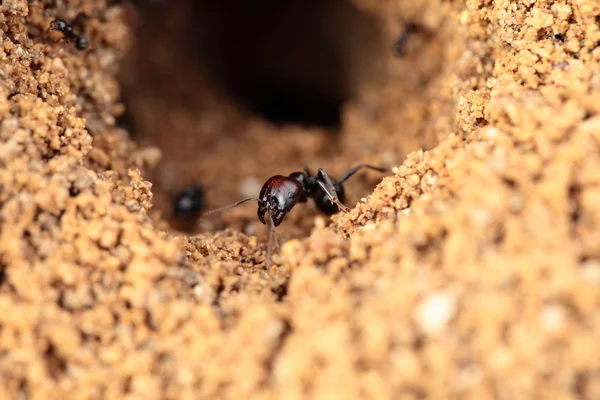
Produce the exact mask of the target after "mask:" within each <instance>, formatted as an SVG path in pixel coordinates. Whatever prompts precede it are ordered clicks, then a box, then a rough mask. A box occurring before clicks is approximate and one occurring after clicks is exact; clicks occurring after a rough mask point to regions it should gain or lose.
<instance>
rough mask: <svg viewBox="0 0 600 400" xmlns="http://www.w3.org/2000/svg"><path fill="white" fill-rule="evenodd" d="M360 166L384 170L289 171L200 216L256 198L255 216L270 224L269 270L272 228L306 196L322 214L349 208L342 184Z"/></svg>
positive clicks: (273, 232)
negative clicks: (255, 192)
mask: <svg viewBox="0 0 600 400" xmlns="http://www.w3.org/2000/svg"><path fill="white" fill-rule="evenodd" d="M362 168H368V169H372V170H375V171H379V172H388V170H387V169H385V168H380V167H374V166H372V165H367V164H360V165H357V166H355V167H353V168H352V169H350V170H349V171H348V172H346V173H345V174H344V175H343V176H342V177H341V178H340V179H334V178H330V177H329V175H327V173H326V172H325V171H324V170H323V169H322V168H319V171H318V172H317V175H316V176H313V175H312V174H311V173H310V171H308V169H305V170H304V172H293V173H291V174H290V175H289V176H283V175H275V176H272V177H271V178H269V179H268V180H267V181H266V182H265V184H264V185H263V187H262V189H261V190H260V194H259V195H258V197H250V198H247V199H244V200H240V201H238V202H237V203H234V204H232V205H230V206H226V207H221V208H217V209H215V210H212V211H208V212H207V213H205V214H204V216H207V215H209V214H212V213H215V212H219V211H223V210H227V209H230V208H234V207H237V206H239V205H240V204H243V203H245V202H247V201H252V200H256V201H258V210H257V215H258V219H259V220H260V222H262V223H263V224H265V225H266V221H265V214H267V213H268V216H269V221H270V223H271V229H270V232H269V244H268V246H267V269H269V268H270V266H271V252H272V247H273V240H274V238H275V228H276V227H277V226H279V224H281V222H282V221H283V219H284V218H285V216H286V215H287V213H289V212H290V211H291V210H292V208H294V206H295V205H296V204H298V203H305V202H306V201H307V200H308V199H309V198H311V199H313V200H314V201H315V205H316V206H317V208H318V209H319V210H320V211H321V212H322V213H323V214H326V215H333V214H336V213H337V212H339V210H342V211H343V212H348V211H350V209H349V208H348V207H346V206H345V205H344V204H343V202H344V201H345V199H346V195H345V192H344V187H343V186H342V184H343V183H344V182H345V181H346V180H348V179H349V178H350V177H352V175H354V174H355V173H356V172H358V171H359V170H360V169H362Z"/></svg>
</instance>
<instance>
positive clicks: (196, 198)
mask: <svg viewBox="0 0 600 400" xmlns="http://www.w3.org/2000/svg"><path fill="white" fill-rule="evenodd" d="M205 206H206V200H205V197H204V190H202V188H201V187H200V186H197V185H191V186H188V187H187V188H185V189H184V190H183V191H182V192H181V193H179V194H178V195H177V196H176V197H175V199H174V200H173V215H174V216H175V217H177V218H185V219H189V218H194V217H195V216H197V215H198V213H200V211H202V209H203V208H204V207H205Z"/></svg>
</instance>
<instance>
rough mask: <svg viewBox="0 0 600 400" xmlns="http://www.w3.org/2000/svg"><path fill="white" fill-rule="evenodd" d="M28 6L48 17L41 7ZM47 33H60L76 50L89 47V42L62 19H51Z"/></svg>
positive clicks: (35, 5)
mask: <svg viewBox="0 0 600 400" xmlns="http://www.w3.org/2000/svg"><path fill="white" fill-rule="evenodd" d="M30 6H33V7H36V8H39V9H40V10H42V12H43V13H44V14H46V15H50V14H48V12H47V11H46V10H45V9H44V8H43V7H41V6H39V5H37V4H30ZM48 31H55V32H60V33H61V34H62V35H63V37H64V38H65V39H67V40H69V41H70V42H71V43H73V44H74V45H75V48H76V49H77V50H86V49H87V48H88V47H89V45H90V42H89V40H88V39H87V38H86V37H85V36H83V35H78V34H76V33H75V30H74V29H73V26H72V25H71V24H69V23H67V22H66V21H65V20H63V19H60V18H55V19H53V20H52V21H51V22H50V27H49V28H48Z"/></svg>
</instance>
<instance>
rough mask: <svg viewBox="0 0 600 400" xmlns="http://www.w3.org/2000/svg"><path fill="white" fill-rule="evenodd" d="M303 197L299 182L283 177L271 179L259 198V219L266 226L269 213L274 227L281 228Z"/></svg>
mask: <svg viewBox="0 0 600 400" xmlns="http://www.w3.org/2000/svg"><path fill="white" fill-rule="evenodd" d="M302 196H303V191H302V185H301V183H300V182H299V181H298V180H296V179H294V178H290V177H287V176H282V175H275V176H273V177H271V178H269V180H267V181H266V182H265V184H264V185H263V187H262V189H261V190H260V195H259V196H258V198H259V200H258V211H257V215H258V219H259V220H260V222H262V223H263V224H266V222H265V213H266V212H267V211H268V212H269V216H270V218H272V220H273V225H274V226H279V224H281V222H282V221H283V219H284V218H285V216H286V214H287V213H289V212H290V211H291V210H292V208H293V207H294V206H295V205H296V203H298V202H299V201H300V200H301V198H302Z"/></svg>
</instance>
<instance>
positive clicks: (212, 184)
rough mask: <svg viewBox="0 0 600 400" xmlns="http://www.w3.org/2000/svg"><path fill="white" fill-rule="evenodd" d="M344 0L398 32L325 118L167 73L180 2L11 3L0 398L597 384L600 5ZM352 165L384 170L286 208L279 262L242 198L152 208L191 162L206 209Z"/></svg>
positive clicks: (546, 393)
mask: <svg viewBox="0 0 600 400" xmlns="http://www.w3.org/2000/svg"><path fill="white" fill-rule="evenodd" d="M357 5H358V6H359V7H360V9H361V10H363V11H364V12H365V13H371V14H372V15H374V16H375V17H376V18H378V21H379V22H378V24H379V25H378V26H379V28H380V30H381V35H382V38H383V39H382V40H383V48H384V49H389V54H387V53H385V54H384V55H383V59H382V60H380V61H381V63H382V65H381V68H383V72H380V73H379V77H380V78H381V79H377V80H375V81H365V82H364V84H363V85H362V86H361V88H360V93H359V94H358V95H357V96H356V97H355V100H354V101H353V102H351V103H350V104H348V105H347V107H346V108H345V109H344V113H343V119H342V128H341V129H340V130H339V132H331V131H328V130H325V129H320V128H313V129H306V128H301V127H290V126H287V127H276V126H273V125H271V124H269V123H268V122H266V121H264V120H262V119H260V118H258V117H256V116H253V115H249V114H248V112H246V111H244V110H243V109H239V108H237V107H236V106H235V105H233V104H230V103H229V102H227V101H226V99H224V98H223V97H222V95H221V94H220V93H219V92H218V90H217V89H215V88H213V87H211V82H210V80H209V79H207V78H206V76H203V75H202V74H196V75H198V76H197V77H196V78H194V79H197V81H193V82H190V79H189V78H186V79H183V80H182V78H181V73H179V74H177V73H174V72H173V69H172V68H171V66H172V65H173V64H177V65H178V66H179V65H180V64H181V68H182V70H181V71H195V70H196V66H197V64H195V63H196V62H200V61H197V60H194V59H193V58H192V57H191V56H189V54H186V53H185V51H183V52H182V51H176V50H174V49H175V47H176V46H175V45H174V44H173V43H178V42H177V40H178V39H177V38H178V37H179V36H178V35H184V34H185V32H183V33H182V31H181V30H179V28H180V27H179V26H178V24H177V23H174V22H173V21H175V22H177V21H178V18H180V17H181V15H179V14H177V12H179V13H184V14H185V12H184V11H181V9H179V11H173V10H175V9H174V8H171V9H170V10H171V12H172V14H163V15H164V16H165V18H164V20H165V21H166V22H165V26H163V27H161V28H160V29H148V28H147V27H146V28H144V25H143V22H142V23H141V25H140V22H139V18H138V17H139V16H136V14H135V12H134V11H133V8H132V7H131V6H129V5H127V4H120V3H117V2H109V1H105V0H102V1H98V0H93V1H91V0H90V1H87V0H77V1H72V2H70V3H69V4H68V5H67V4H66V3H65V2H64V1H62V0H57V1H55V2H53V5H52V6H49V5H47V6H46V11H47V13H43V12H42V11H41V10H40V9H38V8H35V7H32V8H31V9H28V6H27V2H26V1H24V0H4V2H3V4H2V5H1V6H0V9H1V13H0V33H1V36H0V40H1V43H0V76H1V78H2V79H1V80H0V121H1V122H0V139H1V141H0V398H2V399H12V398H14V399H22V398H31V399H65V398H69V399H71V398H73V399H79V398H81V399H110V398H127V399H141V398H144V399H164V398H166V399H199V398H207V399H208V398H220V399H224V398H232V399H243V398H264V399H279V398H284V399H300V398H307V397H309V398H317V399H325V398H343V399H354V398H377V399H379V398H381V399H385V398H402V399H419V398H478V399H481V398H490V399H491V398H494V399H521V398H552V399H561V398H581V399H595V398H600V361H599V360H600V358H599V357H598V355H599V354H600V340H599V339H600V172H599V171H600V151H599V147H600V72H599V71H600V4H599V3H598V2H597V1H595V0H572V1H543V0H538V1H533V0H532V1H528V2H514V1H507V0H496V1H483V0H468V1H466V2H458V1H455V2H448V1H441V0H426V1H423V2H409V1H400V2H398V1H391V0H390V1H368V0H361V1H357ZM78 15H80V16H79V17H78ZM53 16H59V17H61V18H64V19H66V20H69V21H74V20H77V21H78V22H77V24H76V25H75V26H76V28H77V29H79V30H81V31H82V32H84V33H85V35H86V36H87V37H88V38H89V39H90V42H91V48H90V50H88V51H84V52H80V51H78V50H76V49H75V48H74V46H73V45H72V44H69V43H59V44H55V43H54V42H53V40H50V38H48V35H47V34H44V31H45V30H46V29H47V27H48V24H49V22H50V21H51V20H52V19H53ZM408 23H414V24H416V25H418V26H419V27H420V29H419V30H418V31H417V32H416V33H415V35H413V36H411V38H410V39H409V41H408V43H407V47H406V52H405V55H404V56H403V57H394V56H393V54H392V50H391V49H392V48H393V43H394V41H395V39H396V38H397V37H398V35H399V34H400V33H401V32H402V30H403V27H404V26H405V25H406V24H408ZM138 25H139V26H141V27H142V28H140V29H141V30H142V31H143V32H145V35H147V36H139V37H138V40H140V41H144V43H155V44H156V46H155V47H152V46H146V47H144V50H143V51H142V50H135V48H134V47H132V46H133V43H134V37H135V34H134V32H135V26H138ZM169 27H171V28H172V30H169ZM154 28H157V27H155V26H154ZM340 29H341V28H340ZM342 32H345V31H343V29H342ZM353 40H355V39H353ZM356 40H358V39H356ZM164 43H171V46H173V56H171V55H170V54H169V57H161V56H160V55H161V51H162V52H164V51H165V47H164V46H165V44H164ZM347 43H350V44H351V45H352V46H354V45H356V46H359V45H361V44H360V43H359V41H356V42H355V41H349V42H347ZM367 50H368V49H366V48H365V50H364V51H365V53H360V54H367V53H366V52H367ZM144 52H148V53H149V54H150V56H148V54H146V53H144ZM162 54H163V55H164V53H162ZM151 55H154V57H151ZM147 59H153V60H155V61H156V63H157V65H146V64H144V63H145V62H146V61H145V60H147ZM184 59H185V61H184ZM140 65H145V66H146V68H140ZM357 65H358V64H357ZM359 66H360V65H359ZM359 69H360V68H359ZM136 71H137V72H136ZM169 74H171V75H169ZM188 76H190V75H188ZM161 82H166V83H165V84H161ZM122 91H125V92H126V93H128V106H129V111H130V112H131V114H132V115H133V119H134V121H135V123H134V126H133V127H129V128H124V127H123V126H121V125H119V123H118V121H119V117H120V116H122V114H123V112H124V105H123V104H122V102H121V100H120V99H121V92H122ZM136 96H137V97H136ZM144 99H146V100H144ZM134 131H135V132H134ZM132 136H135V139H136V141H135V142H134V141H133V140H132V138H131V137H132ZM357 162H368V163H372V164H379V165H385V166H388V167H390V168H394V173H393V174H390V175H389V176H386V177H384V178H383V180H381V176H380V175H378V174H377V173H371V172H370V173H364V174H361V175H360V176H359V177H357V178H356V180H354V181H351V183H350V182H349V183H348V185H347V190H348V197H349V199H348V202H347V203H348V205H349V206H354V205H356V206H354V207H353V209H352V211H351V212H349V213H348V214H344V215H337V216H335V217H333V218H332V219H331V222H330V220H329V219H328V218H325V217H323V216H320V215H319V214H318V213H317V211H316V209H315V208H314V206H312V205H311V204H307V205H300V206H298V207H297V208H295V209H294V210H293V211H292V212H291V213H290V214H289V215H288V217H287V218H286V220H285V222H284V223H283V224H282V226H281V229H279V238H280V241H281V247H280V249H279V250H278V251H277V253H276V254H275V255H274V257H273V262H274V265H273V267H272V268H271V270H266V269H265V247H266V229H265V227H264V226H263V225H261V224H260V223H259V222H258V221H257V220H256V217H255V212H256V209H255V207H254V206H251V205H246V206H244V207H240V208H238V209H235V210H232V211H230V212H227V213H224V214H222V215H219V216H215V218H210V219H208V220H203V221H200V222H199V223H198V224H196V226H193V227H190V226H187V227H186V229H187V230H188V231H189V230H192V231H195V235H194V236H189V234H186V233H183V232H180V231H179V230H178V229H177V228H178V227H177V225H176V224H174V223H173V221H172V218H171V216H170V215H169V212H170V211H169V210H170V199H171V197H172V196H173V195H174V194H175V193H177V192H178V191H179V190H180V189H181V188H182V187H184V186H185V185H188V184H189V183H190V182H199V183H201V184H202V185H203V186H204V187H205V189H206V192H207V198H208V201H209V204H210V205H211V206H212V207H218V206H221V205H225V204H228V203H230V202H233V201H235V200H238V199H240V198H242V197H245V196H247V195H253V194H254V195H255V194H256V193H257V191H258V190H259V189H260V186H261V183H262V182H263V181H264V180H265V179H266V178H268V177H269V176H271V175H274V174H281V173H283V174H287V173H290V172H292V171H295V170H300V169H302V167H304V166H305V165H307V166H310V167H311V168H313V169H316V168H318V167H323V168H325V169H326V170H327V171H329V172H330V173H331V174H332V175H337V176H339V175H340V174H341V173H343V172H344V171H345V170H346V169H348V168H349V167H350V166H351V165H353V164H355V163H357ZM140 171H141V172H140ZM150 182H152V184H151V183H150ZM376 184H377V186H376V187H375V185H376ZM153 193H154V194H155V195H156V196H155V197H154V198H153ZM367 195H368V196H367Z"/></svg>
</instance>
